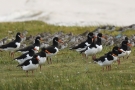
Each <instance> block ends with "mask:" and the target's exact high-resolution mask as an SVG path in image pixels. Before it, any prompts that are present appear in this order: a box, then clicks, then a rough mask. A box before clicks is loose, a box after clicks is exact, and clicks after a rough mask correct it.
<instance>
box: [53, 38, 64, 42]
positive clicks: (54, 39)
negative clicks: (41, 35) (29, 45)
mask: <svg viewBox="0 0 135 90" xmlns="http://www.w3.org/2000/svg"><path fill="white" fill-rule="evenodd" d="M53 42H59V43H63V42H62V40H60V39H59V38H58V37H54V38H53Z"/></svg>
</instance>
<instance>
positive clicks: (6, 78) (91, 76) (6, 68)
mask: <svg viewBox="0 0 135 90" xmlns="http://www.w3.org/2000/svg"><path fill="white" fill-rule="evenodd" d="M95 28H96V26H89V27H77V26H73V27H65V26H54V25H48V24H45V23H43V22H38V21H31V22H19V23H18V22H16V23H0V32H1V33H0V38H2V37H3V36H6V35H7V31H8V30H11V31H14V32H18V31H20V32H21V31H23V30H28V32H29V35H30V33H31V34H32V35H36V34H37V33H42V32H51V33H55V32H57V31H61V30H62V31H64V32H65V33H69V32H73V33H74V34H80V33H82V32H84V31H86V30H89V31H93V30H94V29H95ZM117 33H118V32H117V31H114V32H113V33H111V34H112V35H116V34H117ZM104 34H110V33H108V32H104ZM126 34H127V35H130V34H132V31H131V32H129V31H127V33H126ZM111 48H112V47H104V49H103V51H102V52H101V53H99V54H98V55H97V57H99V56H101V55H103V54H104V53H106V52H107V51H109V50H111ZM18 54H19V53H16V54H15V55H16V56H18ZM134 55H135V54H134V47H132V53H131V55H130V57H129V59H128V60H127V59H122V60H121V64H120V65H119V66H118V65H117V62H116V63H113V65H112V70H111V71H104V72H103V71H102V68H101V67H100V66H99V65H97V64H94V63H91V57H89V59H88V62H87V63H86V60H85V59H83V58H82V56H81V55H80V54H79V53H77V52H76V51H70V50H68V49H64V50H61V51H60V52H59V53H58V54H57V55H56V56H54V57H53V58H52V61H53V64H50V65H49V64H47V62H46V63H45V64H44V65H43V66H42V71H41V72H40V70H39V68H38V69H37V70H35V71H34V75H32V73H31V72H29V77H27V76H26V73H25V72H24V71H23V70H22V69H21V68H19V67H16V66H17V62H16V61H13V59H12V58H11V57H9V54H8V52H0V90H108V89H109V90H134V89H135V87H134V86H135V73H134V72H135V60H134V58H135V57H134Z"/></svg>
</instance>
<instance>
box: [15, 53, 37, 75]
mask: <svg viewBox="0 0 135 90" xmlns="http://www.w3.org/2000/svg"><path fill="white" fill-rule="evenodd" d="M38 66H39V59H38V55H36V54H35V55H34V56H33V58H32V59H28V60H26V61H25V62H24V63H22V64H19V65H18V66H17V67H21V68H22V69H23V70H24V71H26V73H27V76H28V71H32V74H33V71H34V70H35V69H37V68H38Z"/></svg>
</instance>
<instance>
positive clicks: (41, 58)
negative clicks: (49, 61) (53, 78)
mask: <svg viewBox="0 0 135 90" xmlns="http://www.w3.org/2000/svg"><path fill="white" fill-rule="evenodd" d="M36 54H37V55H38V59H39V66H40V71H41V66H42V65H43V64H44V63H45V62H46V48H42V49H41V51H40V52H39V53H36Z"/></svg>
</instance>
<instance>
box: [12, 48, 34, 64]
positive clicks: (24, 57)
mask: <svg viewBox="0 0 135 90" xmlns="http://www.w3.org/2000/svg"><path fill="white" fill-rule="evenodd" d="M35 49H36V48H34V47H32V48H31V49H29V52H27V53H24V54H22V55H21V56H19V57H17V58H15V59H14V60H16V61H17V62H18V63H19V64H22V63H24V62H25V61H26V60H28V59H31V58H32V57H33V55H34V54H35V51H34V50H35Z"/></svg>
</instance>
